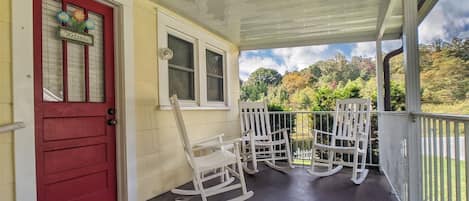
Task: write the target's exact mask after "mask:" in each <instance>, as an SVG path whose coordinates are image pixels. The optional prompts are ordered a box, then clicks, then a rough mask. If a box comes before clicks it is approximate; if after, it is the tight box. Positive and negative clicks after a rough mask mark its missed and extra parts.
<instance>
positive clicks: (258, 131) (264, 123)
mask: <svg viewBox="0 0 469 201" xmlns="http://www.w3.org/2000/svg"><path fill="white" fill-rule="evenodd" d="M239 110H240V118H241V119H240V121H241V131H242V132H243V133H245V132H248V131H251V130H252V131H254V134H255V138H256V139H259V140H262V139H265V140H267V139H268V134H269V133H270V132H271V130H270V120H269V111H268V109H267V102H266V101H263V102H241V101H240V102H239Z"/></svg>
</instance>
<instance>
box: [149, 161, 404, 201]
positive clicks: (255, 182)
mask: <svg viewBox="0 0 469 201" xmlns="http://www.w3.org/2000/svg"><path fill="white" fill-rule="evenodd" d="M350 176H351V174H350V169H347V168H344V170H342V171H341V172H339V173H337V174H336V175H334V176H330V177H324V178H316V177H313V176H311V175H309V174H308V173H307V172H306V170H305V169H304V168H301V167H298V168H295V169H293V170H292V171H291V172H289V174H282V173H280V172H277V171H275V170H272V169H270V168H268V167H265V166H261V167H260V172H259V173H257V174H256V175H253V176H252V175H246V182H247V186H248V190H252V191H254V196H253V197H252V198H251V199H249V201H261V200H262V201H397V199H396V198H395V196H394V195H393V193H392V190H391V187H390V186H389V184H388V182H387V180H386V178H385V177H384V175H381V174H380V173H379V172H378V171H376V170H370V173H369V174H368V177H367V179H366V180H365V182H363V183H362V184H361V185H355V184H353V183H352V181H350ZM191 186H192V183H188V184H185V185H183V188H184V189H191ZM239 192H240V191H231V192H228V193H225V194H222V195H216V196H212V197H209V201H224V200H229V199H231V198H233V196H236V195H239ZM176 198H179V199H181V198H182V199H181V200H184V201H189V200H190V201H199V200H201V199H200V196H193V197H184V196H180V195H174V194H172V193H171V192H167V193H164V194H162V195H160V196H158V197H155V198H153V199H151V200H150V201H174V200H175V199H176Z"/></svg>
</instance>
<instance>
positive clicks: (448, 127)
mask: <svg viewBox="0 0 469 201" xmlns="http://www.w3.org/2000/svg"><path fill="white" fill-rule="evenodd" d="M446 152H447V153H446V160H447V161H446V172H447V175H448V181H447V184H448V200H452V199H453V189H452V184H453V180H452V178H451V122H450V121H449V120H446Z"/></svg>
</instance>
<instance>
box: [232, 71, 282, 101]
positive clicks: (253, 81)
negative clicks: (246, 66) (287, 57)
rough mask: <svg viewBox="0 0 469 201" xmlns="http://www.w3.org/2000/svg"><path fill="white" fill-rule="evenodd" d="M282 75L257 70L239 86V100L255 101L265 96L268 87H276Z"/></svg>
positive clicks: (275, 72)
mask: <svg viewBox="0 0 469 201" xmlns="http://www.w3.org/2000/svg"><path fill="white" fill-rule="evenodd" d="M281 79H282V75H280V73H278V72H277V71H276V70H274V69H267V68H259V69H257V70H256V71H254V72H253V73H251V75H249V78H248V80H247V81H246V82H244V83H243V84H242V86H241V100H244V101H246V100H250V101H256V100H261V99H263V98H264V97H265V96H267V92H268V89H269V87H272V86H277V85H278V84H279V82H280V80H281Z"/></svg>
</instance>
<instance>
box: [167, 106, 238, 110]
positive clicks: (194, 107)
mask: <svg viewBox="0 0 469 201" xmlns="http://www.w3.org/2000/svg"><path fill="white" fill-rule="evenodd" d="M159 109H160V110H171V109H172V108H171V106H170V105H160V106H159ZM181 110H188V111H220V110H221V111H228V110H231V108H230V107H228V106H200V107H199V106H183V105H182V106H181Z"/></svg>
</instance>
